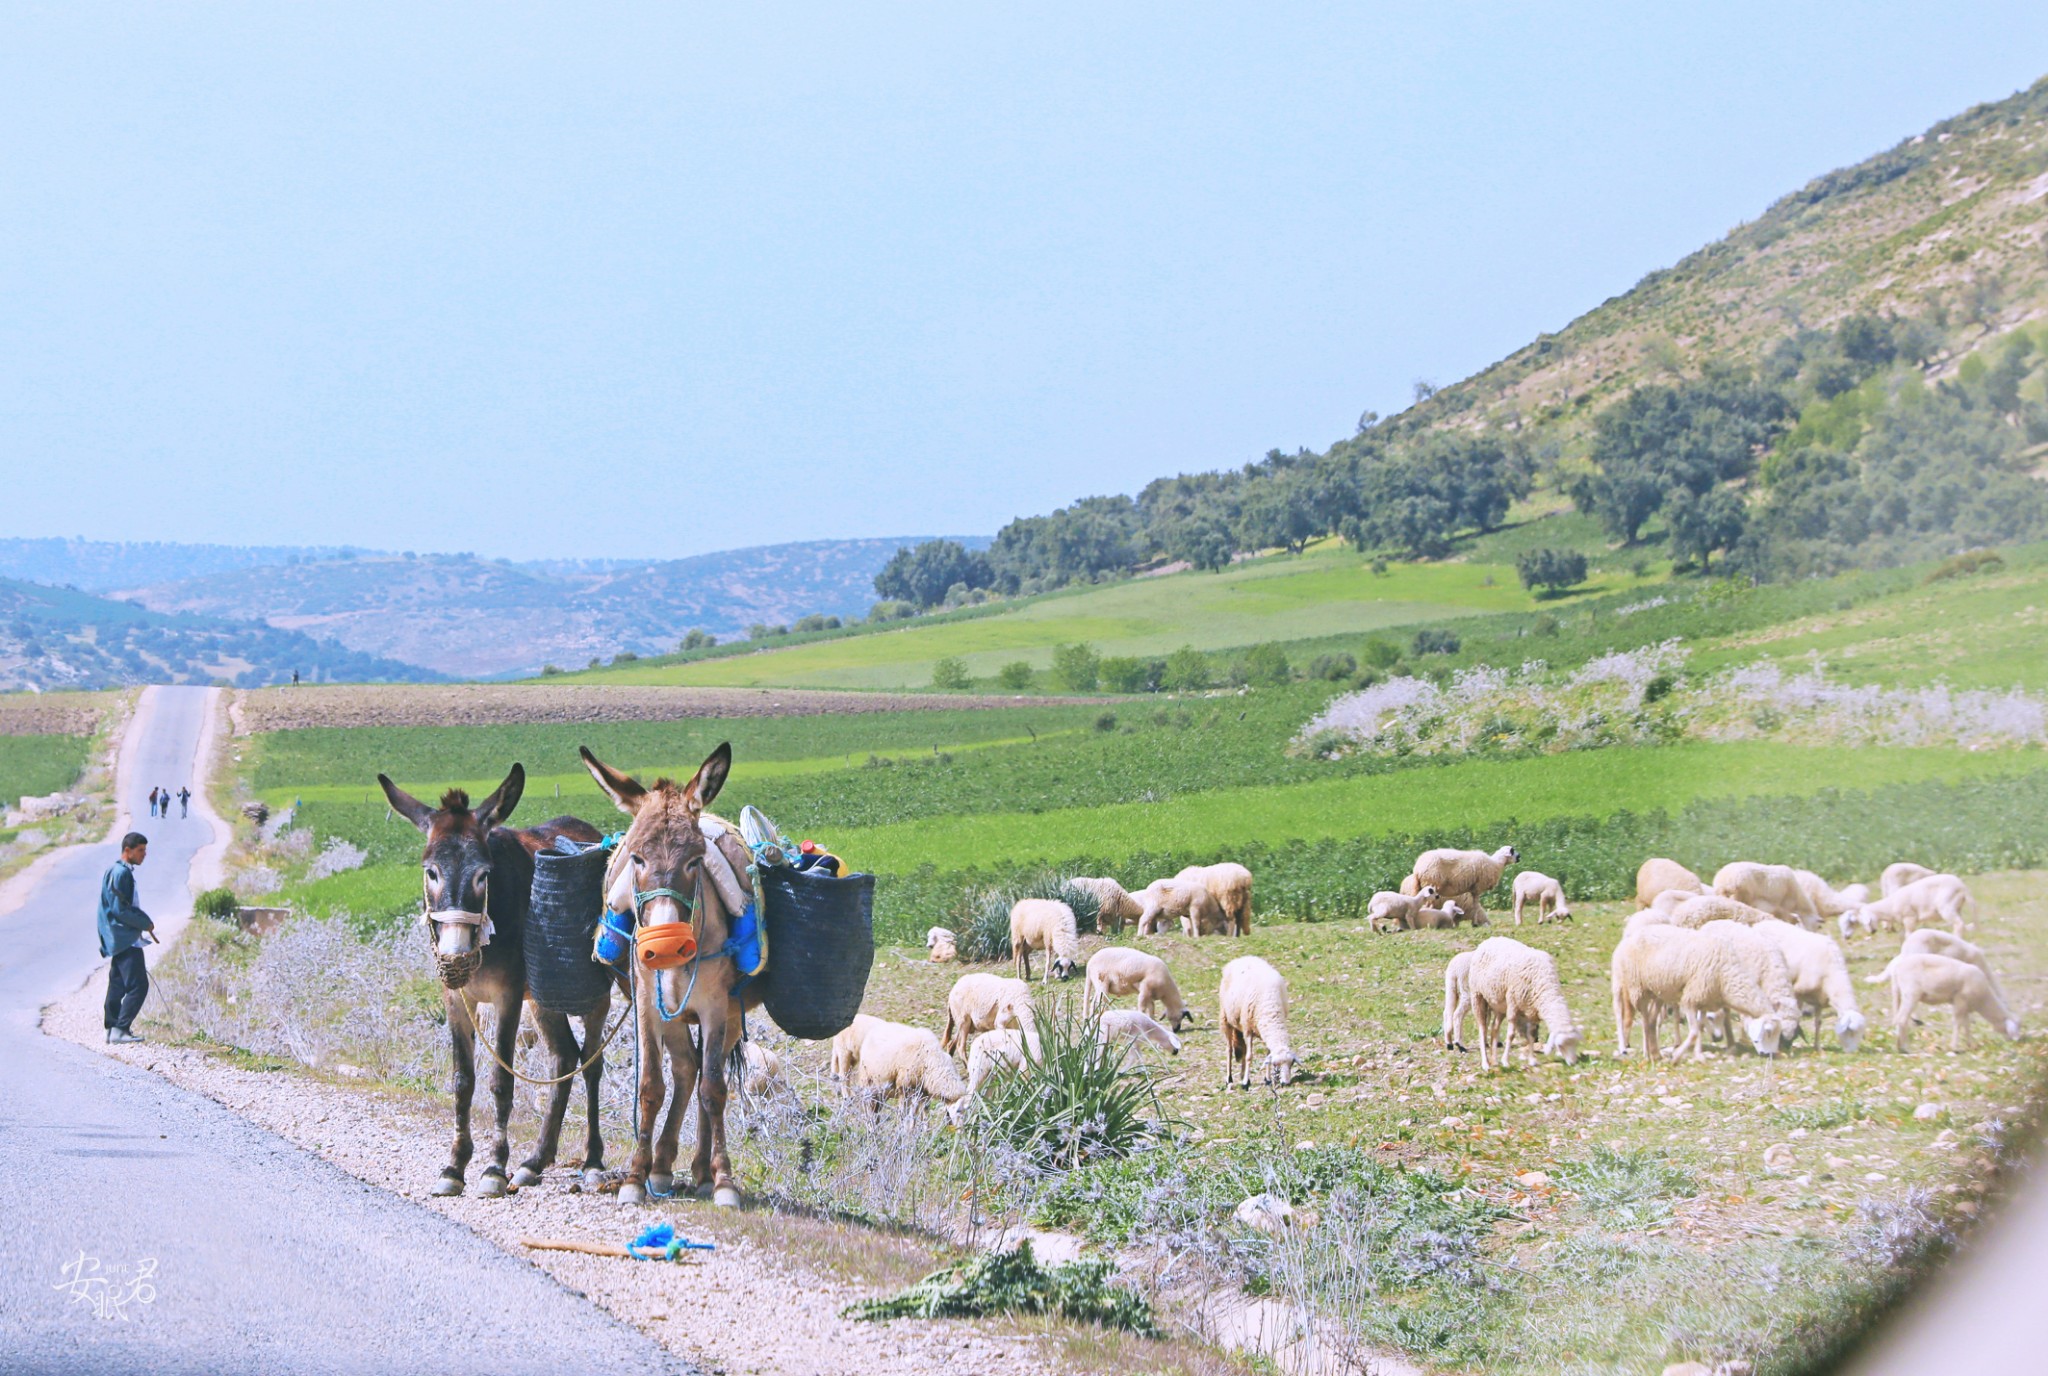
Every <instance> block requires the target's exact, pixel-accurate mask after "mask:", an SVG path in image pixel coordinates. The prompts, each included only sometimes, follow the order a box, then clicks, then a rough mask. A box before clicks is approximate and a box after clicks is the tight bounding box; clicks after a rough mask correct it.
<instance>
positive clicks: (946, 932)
mask: <svg viewBox="0 0 2048 1376" xmlns="http://www.w3.org/2000/svg"><path fill="white" fill-rule="evenodd" d="M924 949H925V952H926V954H927V955H928V956H929V958H930V959H932V960H933V961H936V962H939V963H941V964H943V963H945V962H947V961H953V960H958V959H959V958H960V938H959V937H958V936H956V935H955V934H954V933H953V931H952V929H951V928H949V927H933V928H931V929H930V930H928V931H927V932H926V933H925V934H924Z"/></svg>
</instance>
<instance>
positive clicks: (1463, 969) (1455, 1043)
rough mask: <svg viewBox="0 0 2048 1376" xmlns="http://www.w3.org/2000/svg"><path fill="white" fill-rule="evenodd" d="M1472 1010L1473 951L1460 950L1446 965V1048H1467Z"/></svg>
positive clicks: (1449, 1049) (1460, 1049)
mask: <svg viewBox="0 0 2048 1376" xmlns="http://www.w3.org/2000/svg"><path fill="white" fill-rule="evenodd" d="M1471 1012H1472V953H1471V952H1470V951H1460V952H1458V954H1456V955H1454V956H1452V957H1451V958H1450V960H1449V961H1448V962H1447V963H1446V964H1445V965H1444V1050H1446V1051H1463V1050H1464V1049H1465V1019H1466V1018H1467V1017H1468V1016H1469V1015H1470V1014H1471Z"/></svg>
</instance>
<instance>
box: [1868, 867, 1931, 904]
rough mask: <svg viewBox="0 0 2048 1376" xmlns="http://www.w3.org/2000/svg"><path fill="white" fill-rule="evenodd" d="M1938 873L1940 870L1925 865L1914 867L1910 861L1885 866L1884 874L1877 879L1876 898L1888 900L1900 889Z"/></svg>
mask: <svg viewBox="0 0 2048 1376" xmlns="http://www.w3.org/2000/svg"><path fill="white" fill-rule="evenodd" d="M1940 873H1941V871H1940V870H1931V869H1929V868H1927V866H1925V865H1916V864H1914V863H1913V862H1912V861H1911V860H1901V861H1899V862H1898V863H1896V864H1892V865H1886V866H1885V867H1884V873H1883V874H1880V875H1879V876H1878V877H1877V894H1878V897H1880V898H1890V897H1891V896H1892V895H1893V894H1895V893H1897V892H1898V891H1899V890H1900V889H1903V888H1905V887H1906V885H1908V884H1911V883H1914V882H1915V881H1917V880H1921V879H1931V878H1933V877H1934V876H1935V875H1937V874H1940Z"/></svg>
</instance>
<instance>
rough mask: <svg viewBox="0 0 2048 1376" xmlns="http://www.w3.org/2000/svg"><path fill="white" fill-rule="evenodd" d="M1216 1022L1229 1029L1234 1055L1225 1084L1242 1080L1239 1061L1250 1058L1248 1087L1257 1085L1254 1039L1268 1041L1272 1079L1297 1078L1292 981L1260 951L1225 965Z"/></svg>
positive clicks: (1228, 1047) (1226, 1039)
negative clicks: (1289, 1014) (1290, 998)
mask: <svg viewBox="0 0 2048 1376" xmlns="http://www.w3.org/2000/svg"><path fill="white" fill-rule="evenodd" d="M1216 1004H1217V1008H1216V1021H1217V1022H1218V1024H1220V1025H1221V1027H1222V1028H1223V1049H1224V1051H1225V1052H1226V1053H1227V1055H1228V1060H1227V1063H1226V1064H1225V1066H1224V1070H1223V1082H1224V1083H1225V1084H1235V1083H1237V1067H1238V1063H1239V1062H1240V1061H1242V1062H1243V1063H1244V1086H1245V1088H1246V1089H1250V1088H1251V1084H1252V1042H1253V1040H1254V1039H1256V1040H1258V1041H1262V1042H1264V1043H1265V1044H1266V1070H1265V1078H1266V1081H1267V1083H1269V1084H1274V1083H1277V1084H1282V1085H1284V1084H1287V1083H1288V1082H1290V1081H1291V1080H1293V1079H1294V1072H1295V1069H1296V1067H1298V1066H1299V1065H1300V1064H1301V1058H1300V1057H1299V1056H1298V1055H1296V1054H1295V1051H1294V1041H1293V1039H1292V1038H1291V1037H1290V1036H1289V1035H1288V1031H1287V981H1286V979H1285V978H1284V977H1283V976H1282V975H1281V974H1280V972H1279V971H1278V970H1275V969H1274V968H1273V967H1272V966H1271V965H1269V964H1268V963H1266V962H1265V961H1263V960H1261V959H1259V957H1257V956H1239V957H1238V958H1237V959H1236V960H1233V961H1231V962H1230V964H1228V965H1226V966H1224V967H1223V979H1222V982H1221V983H1220V984H1219V985H1218V987H1217V991H1216Z"/></svg>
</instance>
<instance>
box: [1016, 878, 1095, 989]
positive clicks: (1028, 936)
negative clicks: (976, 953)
mask: <svg viewBox="0 0 2048 1376" xmlns="http://www.w3.org/2000/svg"><path fill="white" fill-rule="evenodd" d="M1033 951H1043V952H1045V978H1046V979H1047V980H1050V979H1052V978H1053V977H1054V976H1058V977H1059V978H1061V979H1066V978H1068V977H1069V976H1071V975H1072V974H1073V973H1074V972H1075V971H1076V970H1079V969H1080V968H1081V939H1080V937H1079V936H1078V935H1076V934H1075V929H1074V910H1073V909H1072V908H1069V907H1068V906H1067V905H1066V904H1064V903H1062V902H1060V901H1059V900H1058V899H1057V898H1020V899H1018V900H1017V901H1016V902H1015V903H1014V904H1012V905H1011V906H1010V958H1011V959H1012V960H1014V961H1015V962H1016V963H1017V976H1018V978H1020V979H1030V978H1031V953H1032V952H1033Z"/></svg>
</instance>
